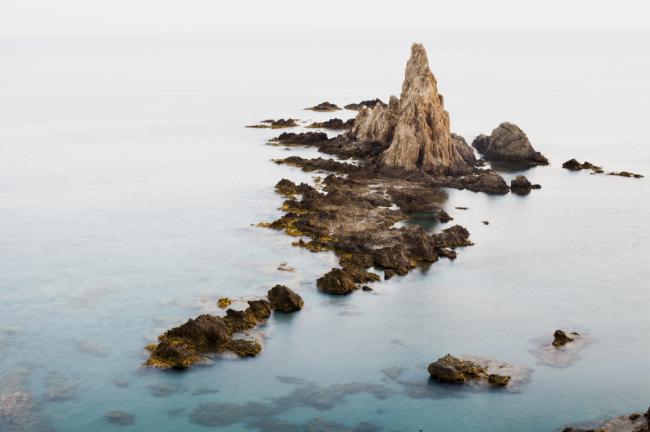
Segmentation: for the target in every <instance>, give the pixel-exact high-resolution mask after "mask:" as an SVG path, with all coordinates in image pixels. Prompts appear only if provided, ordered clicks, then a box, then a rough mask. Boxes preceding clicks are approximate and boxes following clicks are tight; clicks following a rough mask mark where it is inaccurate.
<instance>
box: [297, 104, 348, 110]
mask: <svg viewBox="0 0 650 432" xmlns="http://www.w3.org/2000/svg"><path fill="white" fill-rule="evenodd" d="M305 109H308V110H311V111H338V110H340V109H341V108H339V107H338V106H337V105H335V104H333V103H330V102H321V103H319V104H318V105H315V106H313V107H310V108H305Z"/></svg>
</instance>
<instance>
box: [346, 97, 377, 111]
mask: <svg viewBox="0 0 650 432" xmlns="http://www.w3.org/2000/svg"><path fill="white" fill-rule="evenodd" d="M377 105H380V106H383V107H385V106H387V105H386V104H385V103H384V102H382V101H381V99H371V100H364V101H361V102H359V103H351V104H347V105H346V106H344V107H343V108H345V109H347V110H352V111H359V110H361V109H362V108H363V107H364V106H365V107H368V108H374V107H375V106H377Z"/></svg>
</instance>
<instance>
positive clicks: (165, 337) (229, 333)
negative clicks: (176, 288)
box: [145, 285, 303, 369]
mask: <svg viewBox="0 0 650 432" xmlns="http://www.w3.org/2000/svg"><path fill="white" fill-rule="evenodd" d="M268 295H269V301H267V300H263V299H262V300H250V301H248V307H247V308H246V309H244V310H235V309H228V310H227V311H226V315H225V316H223V317H222V316H215V315H209V314H203V315H199V316H198V317H196V318H194V319H189V320H188V321H187V322H186V323H185V324H182V325H180V326H178V327H174V328H172V329H170V330H167V331H166V332H165V333H163V334H162V335H160V336H159V337H158V342H157V343H154V344H151V345H149V346H148V347H147V349H148V350H149V352H150V356H149V359H148V360H147V361H146V363H145V365H146V366H152V367H157V368H162V369H168V368H177V369H183V368H187V367H190V366H192V365H194V364H195V363H198V362H201V361H202V360H204V359H205V357H206V356H207V355H209V354H213V353H223V352H226V351H230V352H232V353H235V354H237V355H238V356H239V357H253V356H255V355H257V354H259V353H260V352H261V351H262V345H261V344H260V343H259V342H257V341H255V340H250V339H246V338H236V335H237V334H239V333H242V332H245V331H248V330H251V329H253V328H255V327H256V326H257V325H259V324H262V323H264V322H265V321H266V320H267V319H268V318H269V317H270V316H271V310H276V311H281V312H293V311H297V310H300V309H301V308H302V306H303V301H302V298H300V296H298V294H296V293H294V292H293V291H291V290H290V289H289V288H287V287H285V286H282V285H276V286H275V287H273V288H271V290H269V293H268Z"/></svg>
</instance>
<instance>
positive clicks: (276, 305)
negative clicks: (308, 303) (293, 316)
mask: <svg viewBox="0 0 650 432" xmlns="http://www.w3.org/2000/svg"><path fill="white" fill-rule="evenodd" d="M267 297H268V299H269V302H270V303H271V308H272V309H273V310H275V311H280V312H295V311H298V310H300V309H302V307H303V305H304V302H303V300H302V298H301V297H300V296H299V295H298V294H296V293H295V292H293V291H292V290H291V289H289V288H287V287H286V286H284V285H276V286H274V287H273V288H271V289H270V290H269V292H268V293H267Z"/></svg>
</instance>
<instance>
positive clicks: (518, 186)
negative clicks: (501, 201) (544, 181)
mask: <svg viewBox="0 0 650 432" xmlns="http://www.w3.org/2000/svg"><path fill="white" fill-rule="evenodd" d="M540 188H541V186H539V185H533V184H531V183H530V181H528V179H527V178H526V176H523V175H518V176H517V177H515V178H514V179H512V180H511V181H510V189H511V190H512V192H514V193H516V194H517V195H528V194H529V193H530V191H531V190H533V189H540Z"/></svg>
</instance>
